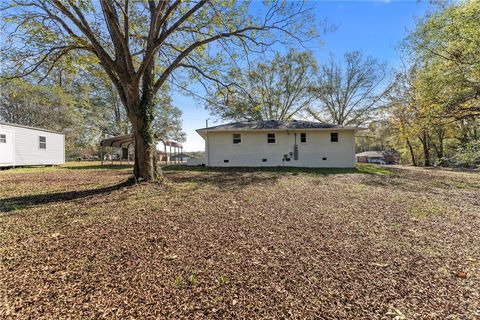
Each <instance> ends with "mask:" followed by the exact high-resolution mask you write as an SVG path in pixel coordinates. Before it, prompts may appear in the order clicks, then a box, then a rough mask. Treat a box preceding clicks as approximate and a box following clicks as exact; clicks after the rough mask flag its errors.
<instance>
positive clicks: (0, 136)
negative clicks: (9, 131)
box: [0, 134, 7, 143]
mask: <svg viewBox="0 0 480 320" xmlns="http://www.w3.org/2000/svg"><path fill="white" fill-rule="evenodd" d="M0 143H7V135H6V134H0Z"/></svg>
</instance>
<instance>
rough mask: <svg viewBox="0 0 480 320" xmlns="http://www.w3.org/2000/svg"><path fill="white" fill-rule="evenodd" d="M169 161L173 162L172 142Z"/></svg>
mask: <svg viewBox="0 0 480 320" xmlns="http://www.w3.org/2000/svg"><path fill="white" fill-rule="evenodd" d="M168 162H170V163H172V144H171V143H170V156H169V157H168Z"/></svg>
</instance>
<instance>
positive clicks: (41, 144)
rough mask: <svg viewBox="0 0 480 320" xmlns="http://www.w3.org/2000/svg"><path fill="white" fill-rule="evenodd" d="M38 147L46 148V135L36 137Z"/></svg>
mask: <svg viewBox="0 0 480 320" xmlns="http://www.w3.org/2000/svg"><path fill="white" fill-rule="evenodd" d="M38 138H39V139H38V142H39V148H40V149H47V138H46V137H42V136H40V137H38Z"/></svg>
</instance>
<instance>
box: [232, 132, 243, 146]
mask: <svg viewBox="0 0 480 320" xmlns="http://www.w3.org/2000/svg"><path fill="white" fill-rule="evenodd" d="M240 143H242V135H241V134H240V133H234V134H233V144H240Z"/></svg>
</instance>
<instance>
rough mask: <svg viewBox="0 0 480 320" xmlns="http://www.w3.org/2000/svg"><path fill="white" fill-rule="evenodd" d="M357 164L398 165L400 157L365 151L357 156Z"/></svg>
mask: <svg viewBox="0 0 480 320" xmlns="http://www.w3.org/2000/svg"><path fill="white" fill-rule="evenodd" d="M355 157H356V158H357V162H360V163H376V164H395V163H398V160H399V159H398V155H396V154H393V153H389V152H385V151H365V152H361V153H357V154H356V155H355Z"/></svg>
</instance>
